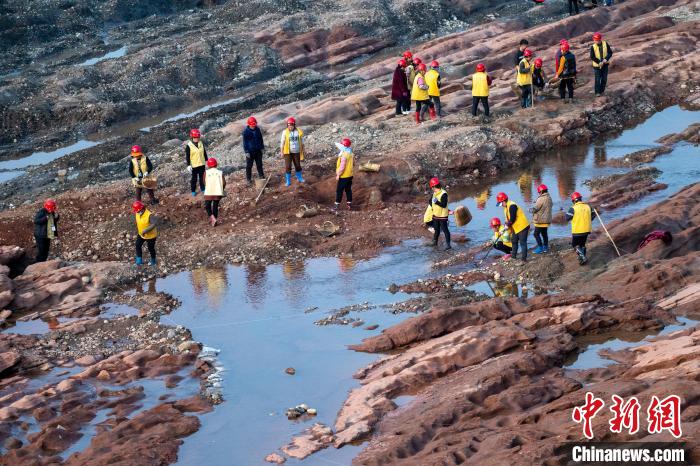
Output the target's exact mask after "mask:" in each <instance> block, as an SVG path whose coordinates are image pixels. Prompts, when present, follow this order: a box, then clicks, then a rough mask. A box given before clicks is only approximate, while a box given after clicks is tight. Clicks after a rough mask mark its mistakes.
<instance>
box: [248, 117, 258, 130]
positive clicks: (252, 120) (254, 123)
mask: <svg viewBox="0 0 700 466" xmlns="http://www.w3.org/2000/svg"><path fill="white" fill-rule="evenodd" d="M248 126H250V127H252V128H255V127H256V126H258V120H256V119H255V117H249V118H248Z"/></svg>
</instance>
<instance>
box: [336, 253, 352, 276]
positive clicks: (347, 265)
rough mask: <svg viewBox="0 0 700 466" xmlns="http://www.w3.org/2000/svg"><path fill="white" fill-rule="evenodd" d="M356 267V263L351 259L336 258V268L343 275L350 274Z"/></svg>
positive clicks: (345, 257)
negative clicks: (338, 268)
mask: <svg viewBox="0 0 700 466" xmlns="http://www.w3.org/2000/svg"><path fill="white" fill-rule="evenodd" d="M356 265H357V261H356V260H355V259H354V258H352V257H348V256H344V257H339V258H338V266H339V267H340V271H341V272H343V273H349V272H352V269H354V268H355V266H356Z"/></svg>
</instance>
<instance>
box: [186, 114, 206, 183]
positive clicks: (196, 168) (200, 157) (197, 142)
mask: <svg viewBox="0 0 700 466" xmlns="http://www.w3.org/2000/svg"><path fill="white" fill-rule="evenodd" d="M185 161H186V162H187V171H188V172H189V173H190V174H191V177H190V190H191V191H192V197H194V196H196V195H197V180H199V189H200V191H202V192H204V171H205V169H206V168H205V165H206V162H207V150H206V149H205V148H204V143H203V142H202V133H201V132H200V131H199V130H198V129H197V128H194V129H191V130H190V140H189V141H187V144H185Z"/></svg>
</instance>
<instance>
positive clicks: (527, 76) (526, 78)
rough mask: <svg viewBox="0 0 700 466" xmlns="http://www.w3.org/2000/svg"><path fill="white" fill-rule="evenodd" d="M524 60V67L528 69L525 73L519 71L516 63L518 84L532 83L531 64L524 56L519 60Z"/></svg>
mask: <svg viewBox="0 0 700 466" xmlns="http://www.w3.org/2000/svg"><path fill="white" fill-rule="evenodd" d="M523 62H525V68H527V69H528V72H527V73H521V72H520V65H518V86H529V85H530V84H532V65H531V64H530V62H529V61H527V59H526V58H523V59H522V60H520V64H522V63H523Z"/></svg>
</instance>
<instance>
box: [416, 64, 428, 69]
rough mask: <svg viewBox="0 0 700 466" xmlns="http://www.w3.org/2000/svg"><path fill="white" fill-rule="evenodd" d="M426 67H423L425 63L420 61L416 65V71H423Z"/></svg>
mask: <svg viewBox="0 0 700 466" xmlns="http://www.w3.org/2000/svg"><path fill="white" fill-rule="evenodd" d="M427 69H428V68H426V67H425V63H421V64H420V65H418V71H425V70H427Z"/></svg>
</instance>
